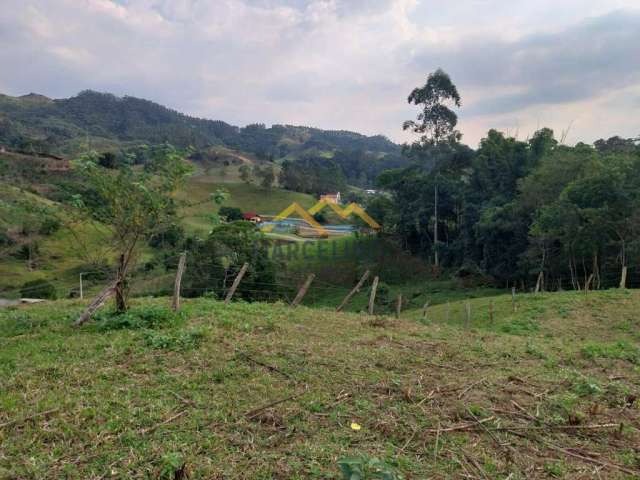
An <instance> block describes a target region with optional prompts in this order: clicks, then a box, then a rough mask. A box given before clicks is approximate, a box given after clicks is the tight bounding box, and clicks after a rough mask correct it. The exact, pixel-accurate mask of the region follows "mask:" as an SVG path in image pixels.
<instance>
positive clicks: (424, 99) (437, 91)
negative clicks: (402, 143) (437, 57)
mask: <svg viewBox="0 0 640 480" xmlns="http://www.w3.org/2000/svg"><path fill="white" fill-rule="evenodd" d="M407 101H408V102H409V103H413V104H414V105H420V106H421V108H422V111H421V112H420V113H419V114H418V118H417V122H414V121H413V120H408V121H406V122H404V125H403V129H404V130H412V131H413V132H415V133H419V134H420V135H422V137H421V139H420V140H421V142H422V143H423V144H432V145H437V144H440V143H455V142H457V141H458V140H460V138H461V134H460V132H458V131H457V130H455V127H456V125H457V124H458V116H457V115H456V114H455V112H454V111H453V110H451V109H450V108H449V107H448V104H451V105H453V106H455V107H460V105H461V103H460V94H459V93H458V89H457V88H456V86H455V85H454V84H453V82H452V81H451V78H449V75H447V74H446V73H445V72H444V71H443V70H442V69H440V68H439V69H438V70H436V71H435V72H433V73H430V74H429V76H428V77H427V82H426V83H425V84H424V86H423V87H421V88H415V89H413V91H412V92H411V94H410V95H409V98H408V100H407Z"/></svg>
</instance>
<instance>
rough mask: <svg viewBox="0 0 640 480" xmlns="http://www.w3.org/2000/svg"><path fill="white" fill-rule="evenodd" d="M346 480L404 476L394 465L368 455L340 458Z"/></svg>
mask: <svg viewBox="0 0 640 480" xmlns="http://www.w3.org/2000/svg"><path fill="white" fill-rule="evenodd" d="M338 466H339V467H340V473H342V478H343V479H344V480H374V479H375V480H402V479H403V478H404V477H403V476H402V475H400V474H399V473H398V472H396V471H395V469H394V468H393V467H391V466H390V465H388V464H386V463H385V462H383V461H382V460H379V459H377V458H369V457H366V456H361V457H351V458H341V459H340V460H338Z"/></svg>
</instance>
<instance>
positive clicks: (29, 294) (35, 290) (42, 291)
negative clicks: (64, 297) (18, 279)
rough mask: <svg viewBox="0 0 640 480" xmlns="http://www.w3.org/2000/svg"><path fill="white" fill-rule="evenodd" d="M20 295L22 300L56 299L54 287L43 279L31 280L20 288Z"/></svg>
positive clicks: (56, 294)
mask: <svg viewBox="0 0 640 480" xmlns="http://www.w3.org/2000/svg"><path fill="white" fill-rule="evenodd" d="M20 295H21V296H22V297H23V298H46V299H49V300H55V299H56V298H58V293H57V291H56V287H55V285H54V284H53V283H51V282H49V281H48V280H44V279H38V280H31V281H30V282H27V283H25V284H24V285H22V287H21V288H20Z"/></svg>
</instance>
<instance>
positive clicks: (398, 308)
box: [396, 293, 402, 318]
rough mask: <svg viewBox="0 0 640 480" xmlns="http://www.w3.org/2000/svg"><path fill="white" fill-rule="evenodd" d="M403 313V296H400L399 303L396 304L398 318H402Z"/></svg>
mask: <svg viewBox="0 0 640 480" xmlns="http://www.w3.org/2000/svg"><path fill="white" fill-rule="evenodd" d="M401 312H402V294H401V293H399V294H398V301H397V302H396V318H400V313H401Z"/></svg>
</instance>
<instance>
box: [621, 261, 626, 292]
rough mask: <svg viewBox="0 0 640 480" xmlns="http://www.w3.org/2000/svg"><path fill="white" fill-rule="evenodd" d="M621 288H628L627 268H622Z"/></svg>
mask: <svg viewBox="0 0 640 480" xmlns="http://www.w3.org/2000/svg"><path fill="white" fill-rule="evenodd" d="M620 288H627V267H626V266H625V267H622V275H621V277H620Z"/></svg>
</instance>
